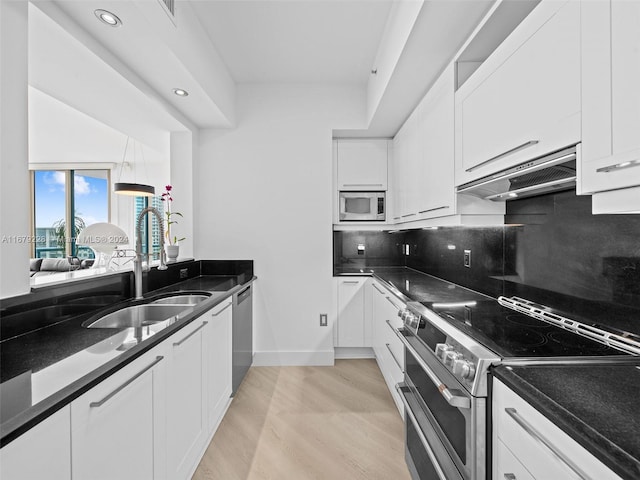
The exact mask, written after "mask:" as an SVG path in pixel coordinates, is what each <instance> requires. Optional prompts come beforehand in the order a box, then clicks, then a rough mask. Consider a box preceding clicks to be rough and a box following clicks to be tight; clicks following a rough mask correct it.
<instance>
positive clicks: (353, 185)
mask: <svg viewBox="0 0 640 480" xmlns="http://www.w3.org/2000/svg"><path fill="white" fill-rule="evenodd" d="M342 186H344V187H381V186H382V184H381V183H343V184H342Z"/></svg>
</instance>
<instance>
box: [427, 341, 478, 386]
mask: <svg viewBox="0 0 640 480" xmlns="http://www.w3.org/2000/svg"><path fill="white" fill-rule="evenodd" d="M435 354H436V357H438V359H439V360H440V361H441V362H442V363H444V365H445V366H446V367H447V368H449V370H451V371H452V372H453V374H454V375H455V376H456V377H458V378H460V379H462V380H465V381H467V382H473V379H474V378H475V376H476V364H475V363H474V362H473V361H472V360H471V359H469V358H467V357H465V355H464V354H463V353H461V352H459V351H457V350H456V348H455V347H454V346H453V345H450V344H448V343H438V344H437V345H436V348H435Z"/></svg>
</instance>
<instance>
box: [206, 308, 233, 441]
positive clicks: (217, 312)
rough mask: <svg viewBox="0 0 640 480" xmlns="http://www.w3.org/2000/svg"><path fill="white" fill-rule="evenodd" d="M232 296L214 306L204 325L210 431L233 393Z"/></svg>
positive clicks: (215, 426) (214, 426)
mask: <svg viewBox="0 0 640 480" xmlns="http://www.w3.org/2000/svg"><path fill="white" fill-rule="evenodd" d="M231 308H232V307H231V299H229V300H227V301H226V302H223V303H221V304H219V305H218V306H216V307H215V308H213V310H212V311H211V313H210V314H209V318H210V321H209V325H207V328H206V329H205V342H206V357H207V361H206V362H205V375H206V377H207V383H206V385H207V418H208V431H209V432H211V431H213V430H215V429H216V428H217V427H218V424H219V423H220V421H221V420H222V416H223V415H224V412H225V411H226V408H227V406H228V403H229V398H230V397H231V355H232V352H231V319H232V310H231Z"/></svg>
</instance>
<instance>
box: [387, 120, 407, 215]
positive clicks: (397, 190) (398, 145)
mask: <svg viewBox="0 0 640 480" xmlns="http://www.w3.org/2000/svg"><path fill="white" fill-rule="evenodd" d="M406 137H407V135H406V129H405V128H404V126H403V128H401V129H400V131H399V132H398V133H397V134H396V136H395V137H394V138H393V189H392V190H393V212H392V214H391V215H392V217H391V218H392V221H393V223H400V222H402V215H403V214H405V213H406V210H407V206H406V204H407V184H406V182H405V180H406V172H407V169H408V167H407V162H408V159H407V141H406Z"/></svg>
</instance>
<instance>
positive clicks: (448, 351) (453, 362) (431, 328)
mask: <svg viewBox="0 0 640 480" xmlns="http://www.w3.org/2000/svg"><path fill="white" fill-rule="evenodd" d="M398 316H399V317H400V318H402V321H403V323H404V326H405V328H407V329H408V330H410V331H412V332H413V333H415V334H416V336H417V337H418V338H420V339H421V340H422V341H423V342H424V343H425V345H426V346H427V348H429V349H430V350H431V351H432V352H433V353H434V355H435V357H436V358H437V359H438V360H439V361H440V362H441V363H442V364H443V365H444V366H445V367H447V369H448V370H449V371H451V372H452V373H453V375H454V376H455V377H456V378H457V379H458V380H459V381H460V383H462V384H463V385H466V386H467V387H469V388H471V386H472V385H473V382H474V380H475V378H476V372H477V370H478V358H477V357H476V356H475V355H473V354H472V353H471V352H470V351H469V350H468V349H467V348H465V347H464V346H463V345H462V344H460V343H459V342H457V341H456V340H454V339H453V338H452V336H451V335H448V334H446V333H444V332H443V331H441V330H440V329H439V328H437V326H435V325H433V323H432V322H430V321H429V320H428V319H425V318H424V317H423V316H422V315H421V314H420V313H418V312H415V311H412V310H410V309H408V308H405V309H404V310H401V311H399V312H398Z"/></svg>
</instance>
